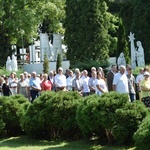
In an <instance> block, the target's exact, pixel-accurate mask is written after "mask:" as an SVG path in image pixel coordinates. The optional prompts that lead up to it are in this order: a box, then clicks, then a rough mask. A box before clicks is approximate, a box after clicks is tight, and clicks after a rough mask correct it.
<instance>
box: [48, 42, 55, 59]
mask: <svg viewBox="0 0 150 150" xmlns="http://www.w3.org/2000/svg"><path fill="white" fill-rule="evenodd" d="M49 46H50V61H54V60H55V52H54V48H53V45H52V44H51V41H50V42H49Z"/></svg>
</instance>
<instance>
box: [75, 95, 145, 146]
mask: <svg viewBox="0 0 150 150" xmlns="http://www.w3.org/2000/svg"><path fill="white" fill-rule="evenodd" d="M146 114H147V109H146V108H145V106H144V105H143V104H140V103H138V102H135V103H130V102H128V95H126V94H119V93H115V92H110V93H106V94H103V95H102V96H101V97H99V96H97V95H92V96H89V97H87V98H85V99H84V101H83V102H82V103H81V104H80V105H79V107H78V108H77V116H76V119H77V122H78V124H79V127H80V128H81V130H82V133H83V135H84V137H86V138H89V137H90V136H92V135H93V134H94V135H95V136H98V137H100V139H106V137H107V141H108V142H113V141H115V142H116V143H117V144H125V143H126V144H127V143H128V144H129V143H130V142H131V141H132V136H133V134H134V132H135V131H136V130H137V128H138V125H139V124H140V123H141V121H142V119H143V118H144V117H145V116H146ZM104 131H106V133H105V134H104Z"/></svg>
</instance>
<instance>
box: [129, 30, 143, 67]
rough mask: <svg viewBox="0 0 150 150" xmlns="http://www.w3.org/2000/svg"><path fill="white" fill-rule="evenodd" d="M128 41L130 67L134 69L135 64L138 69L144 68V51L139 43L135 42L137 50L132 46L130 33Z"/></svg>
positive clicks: (132, 37) (132, 34)
mask: <svg viewBox="0 0 150 150" xmlns="http://www.w3.org/2000/svg"><path fill="white" fill-rule="evenodd" d="M128 37H129V41H130V42H131V45H130V46H131V66H132V68H133V69H134V68H135V67H136V62H137V65H138V67H143V66H145V59H144V49H143V47H142V44H141V42H140V41H137V43H136V44H137V49H136V48H135V46H134V40H135V38H134V33H132V32H130V36H128Z"/></svg>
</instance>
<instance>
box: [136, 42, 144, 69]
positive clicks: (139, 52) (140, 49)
mask: <svg viewBox="0 0 150 150" xmlns="http://www.w3.org/2000/svg"><path fill="white" fill-rule="evenodd" d="M136 44H137V47H138V48H137V51H136V57H137V64H138V67H144V66H145V59H144V49H143V47H142V43H141V42H140V41H137V42H136Z"/></svg>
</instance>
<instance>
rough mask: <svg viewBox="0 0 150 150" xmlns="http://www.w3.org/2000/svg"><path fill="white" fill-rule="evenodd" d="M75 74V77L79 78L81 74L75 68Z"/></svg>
mask: <svg viewBox="0 0 150 150" xmlns="http://www.w3.org/2000/svg"><path fill="white" fill-rule="evenodd" d="M75 74H76V78H79V77H80V76H81V73H80V71H79V70H76V72H75Z"/></svg>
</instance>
